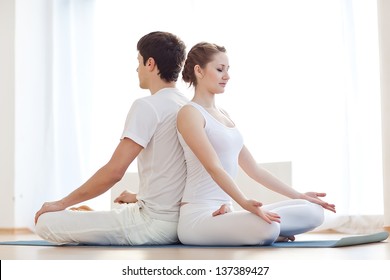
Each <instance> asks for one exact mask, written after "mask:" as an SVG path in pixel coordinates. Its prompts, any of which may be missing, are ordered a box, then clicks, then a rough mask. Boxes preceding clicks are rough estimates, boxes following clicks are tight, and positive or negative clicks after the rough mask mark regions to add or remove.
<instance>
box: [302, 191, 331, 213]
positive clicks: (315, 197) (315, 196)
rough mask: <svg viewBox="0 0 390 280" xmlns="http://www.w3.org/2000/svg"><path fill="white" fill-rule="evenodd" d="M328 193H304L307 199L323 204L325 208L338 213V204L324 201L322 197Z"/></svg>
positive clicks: (303, 196) (304, 197) (303, 195)
mask: <svg viewBox="0 0 390 280" xmlns="http://www.w3.org/2000/svg"><path fill="white" fill-rule="evenodd" d="M325 196H326V193H318V192H307V193H304V194H302V197H301V198H303V199H306V200H307V201H310V202H313V203H316V204H318V205H321V206H322V207H324V208H325V209H327V210H329V211H332V212H334V213H336V206H335V205H334V204H330V203H328V202H325V201H323V200H322V199H321V198H320V197H325Z"/></svg>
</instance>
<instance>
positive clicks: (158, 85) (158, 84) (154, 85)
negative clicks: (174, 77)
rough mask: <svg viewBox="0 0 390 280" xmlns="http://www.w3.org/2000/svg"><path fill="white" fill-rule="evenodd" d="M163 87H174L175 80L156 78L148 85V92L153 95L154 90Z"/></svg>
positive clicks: (156, 90)
mask: <svg viewBox="0 0 390 280" xmlns="http://www.w3.org/2000/svg"><path fill="white" fill-rule="evenodd" d="M163 88H176V82H169V83H168V82H165V81H162V80H157V81H154V82H152V83H151V86H150V87H149V91H150V93H151V94H152V95H153V94H155V93H156V92H158V91H160V90H162V89H163Z"/></svg>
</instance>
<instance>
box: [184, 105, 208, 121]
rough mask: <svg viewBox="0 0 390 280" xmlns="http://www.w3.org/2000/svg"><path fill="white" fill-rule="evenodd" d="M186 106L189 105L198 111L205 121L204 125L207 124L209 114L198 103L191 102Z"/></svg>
mask: <svg viewBox="0 0 390 280" xmlns="http://www.w3.org/2000/svg"><path fill="white" fill-rule="evenodd" d="M188 105H191V106H193V107H195V108H196V109H198V111H199V112H200V113H201V114H202V116H203V118H204V119H205V121H206V123H207V122H208V119H209V118H210V114H209V113H208V112H207V111H206V109H205V108H203V107H202V106H201V105H199V104H198V103H195V102H192V101H190V102H189V103H188Z"/></svg>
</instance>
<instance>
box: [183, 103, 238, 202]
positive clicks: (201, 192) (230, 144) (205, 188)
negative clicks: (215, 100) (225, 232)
mask: <svg viewBox="0 0 390 280" xmlns="http://www.w3.org/2000/svg"><path fill="white" fill-rule="evenodd" d="M188 104H189V105H191V106H193V107H195V108H196V109H198V110H199V112H200V113H201V114H202V115H203V117H204V120H205V127H204V129H205V132H206V134H207V137H208V138H209V141H210V143H211V145H212V146H213V147H214V150H215V152H216V153H217V155H218V157H219V159H220V161H221V164H222V166H223V168H224V169H225V170H226V172H227V173H228V174H229V175H230V176H231V177H232V178H235V177H236V176H237V172H238V156H239V153H240V151H241V149H242V147H243V138H242V136H241V134H240V132H239V131H238V129H237V128H236V127H227V126H226V125H224V124H222V123H221V122H219V121H218V120H217V119H215V118H214V117H213V116H212V115H211V114H210V113H208V112H207V111H206V110H205V109H204V108H203V107H202V106H200V105H199V104H197V103H194V102H190V103H188ZM178 135H179V141H180V143H181V145H182V146H183V149H184V156H185V159H186V165H187V181H186V187H185V189H184V194H183V199H182V202H190V203H207V201H210V202H217V201H218V202H221V203H224V202H228V201H230V200H231V198H230V197H229V196H228V195H227V194H226V193H225V192H224V191H223V190H222V189H221V188H220V187H219V186H218V185H217V184H216V183H215V181H214V180H213V179H212V178H211V176H210V175H209V174H208V172H207V171H206V170H205V168H204V167H203V165H202V164H201V163H200V161H199V160H198V158H197V157H196V156H195V154H194V153H193V152H192V151H191V149H190V148H189V147H188V145H187V144H186V142H185V141H184V139H183V137H182V136H181V135H180V133H178Z"/></svg>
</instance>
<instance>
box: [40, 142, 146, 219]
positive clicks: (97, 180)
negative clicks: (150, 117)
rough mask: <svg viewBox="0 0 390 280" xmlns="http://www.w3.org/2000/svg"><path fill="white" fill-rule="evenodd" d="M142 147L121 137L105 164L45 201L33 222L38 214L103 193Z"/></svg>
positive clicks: (120, 175)
mask: <svg viewBox="0 0 390 280" xmlns="http://www.w3.org/2000/svg"><path fill="white" fill-rule="evenodd" d="M142 149H143V147H142V146H140V145H139V144H137V143H136V142H134V141H133V140H131V139H129V138H124V139H122V140H121V141H120V143H119V144H118V146H117V148H116V149H115V151H114V153H113V155H112V157H111V159H110V160H109V162H108V163H107V164H106V165H104V166H103V167H102V168H100V169H99V170H98V171H97V172H96V173H95V174H94V175H93V176H92V177H91V178H90V179H88V180H87V181H86V182H85V183H84V184H83V185H81V186H80V187H79V188H77V189H76V190H74V191H73V192H71V193H70V194H69V195H67V196H66V197H64V198H63V199H61V200H58V201H53V202H45V203H44V204H43V206H42V208H41V209H40V210H39V211H38V212H37V213H36V215H35V222H37V220H38V218H39V216H40V215H42V214H43V213H46V212H53V211H61V210H64V209H66V208H68V207H69V206H72V205H75V204H78V203H81V202H84V201H86V200H89V199H92V198H94V197H97V196H99V195H101V194H103V193H105V192H106V191H107V190H109V189H110V188H111V187H112V186H114V185H115V184H116V183H117V182H118V181H120V180H121V179H122V177H123V175H124V174H125V172H126V170H127V168H128V167H129V165H130V164H131V163H132V162H133V160H134V159H135V158H136V157H137V156H138V154H139V153H140V152H141V151H142Z"/></svg>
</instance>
